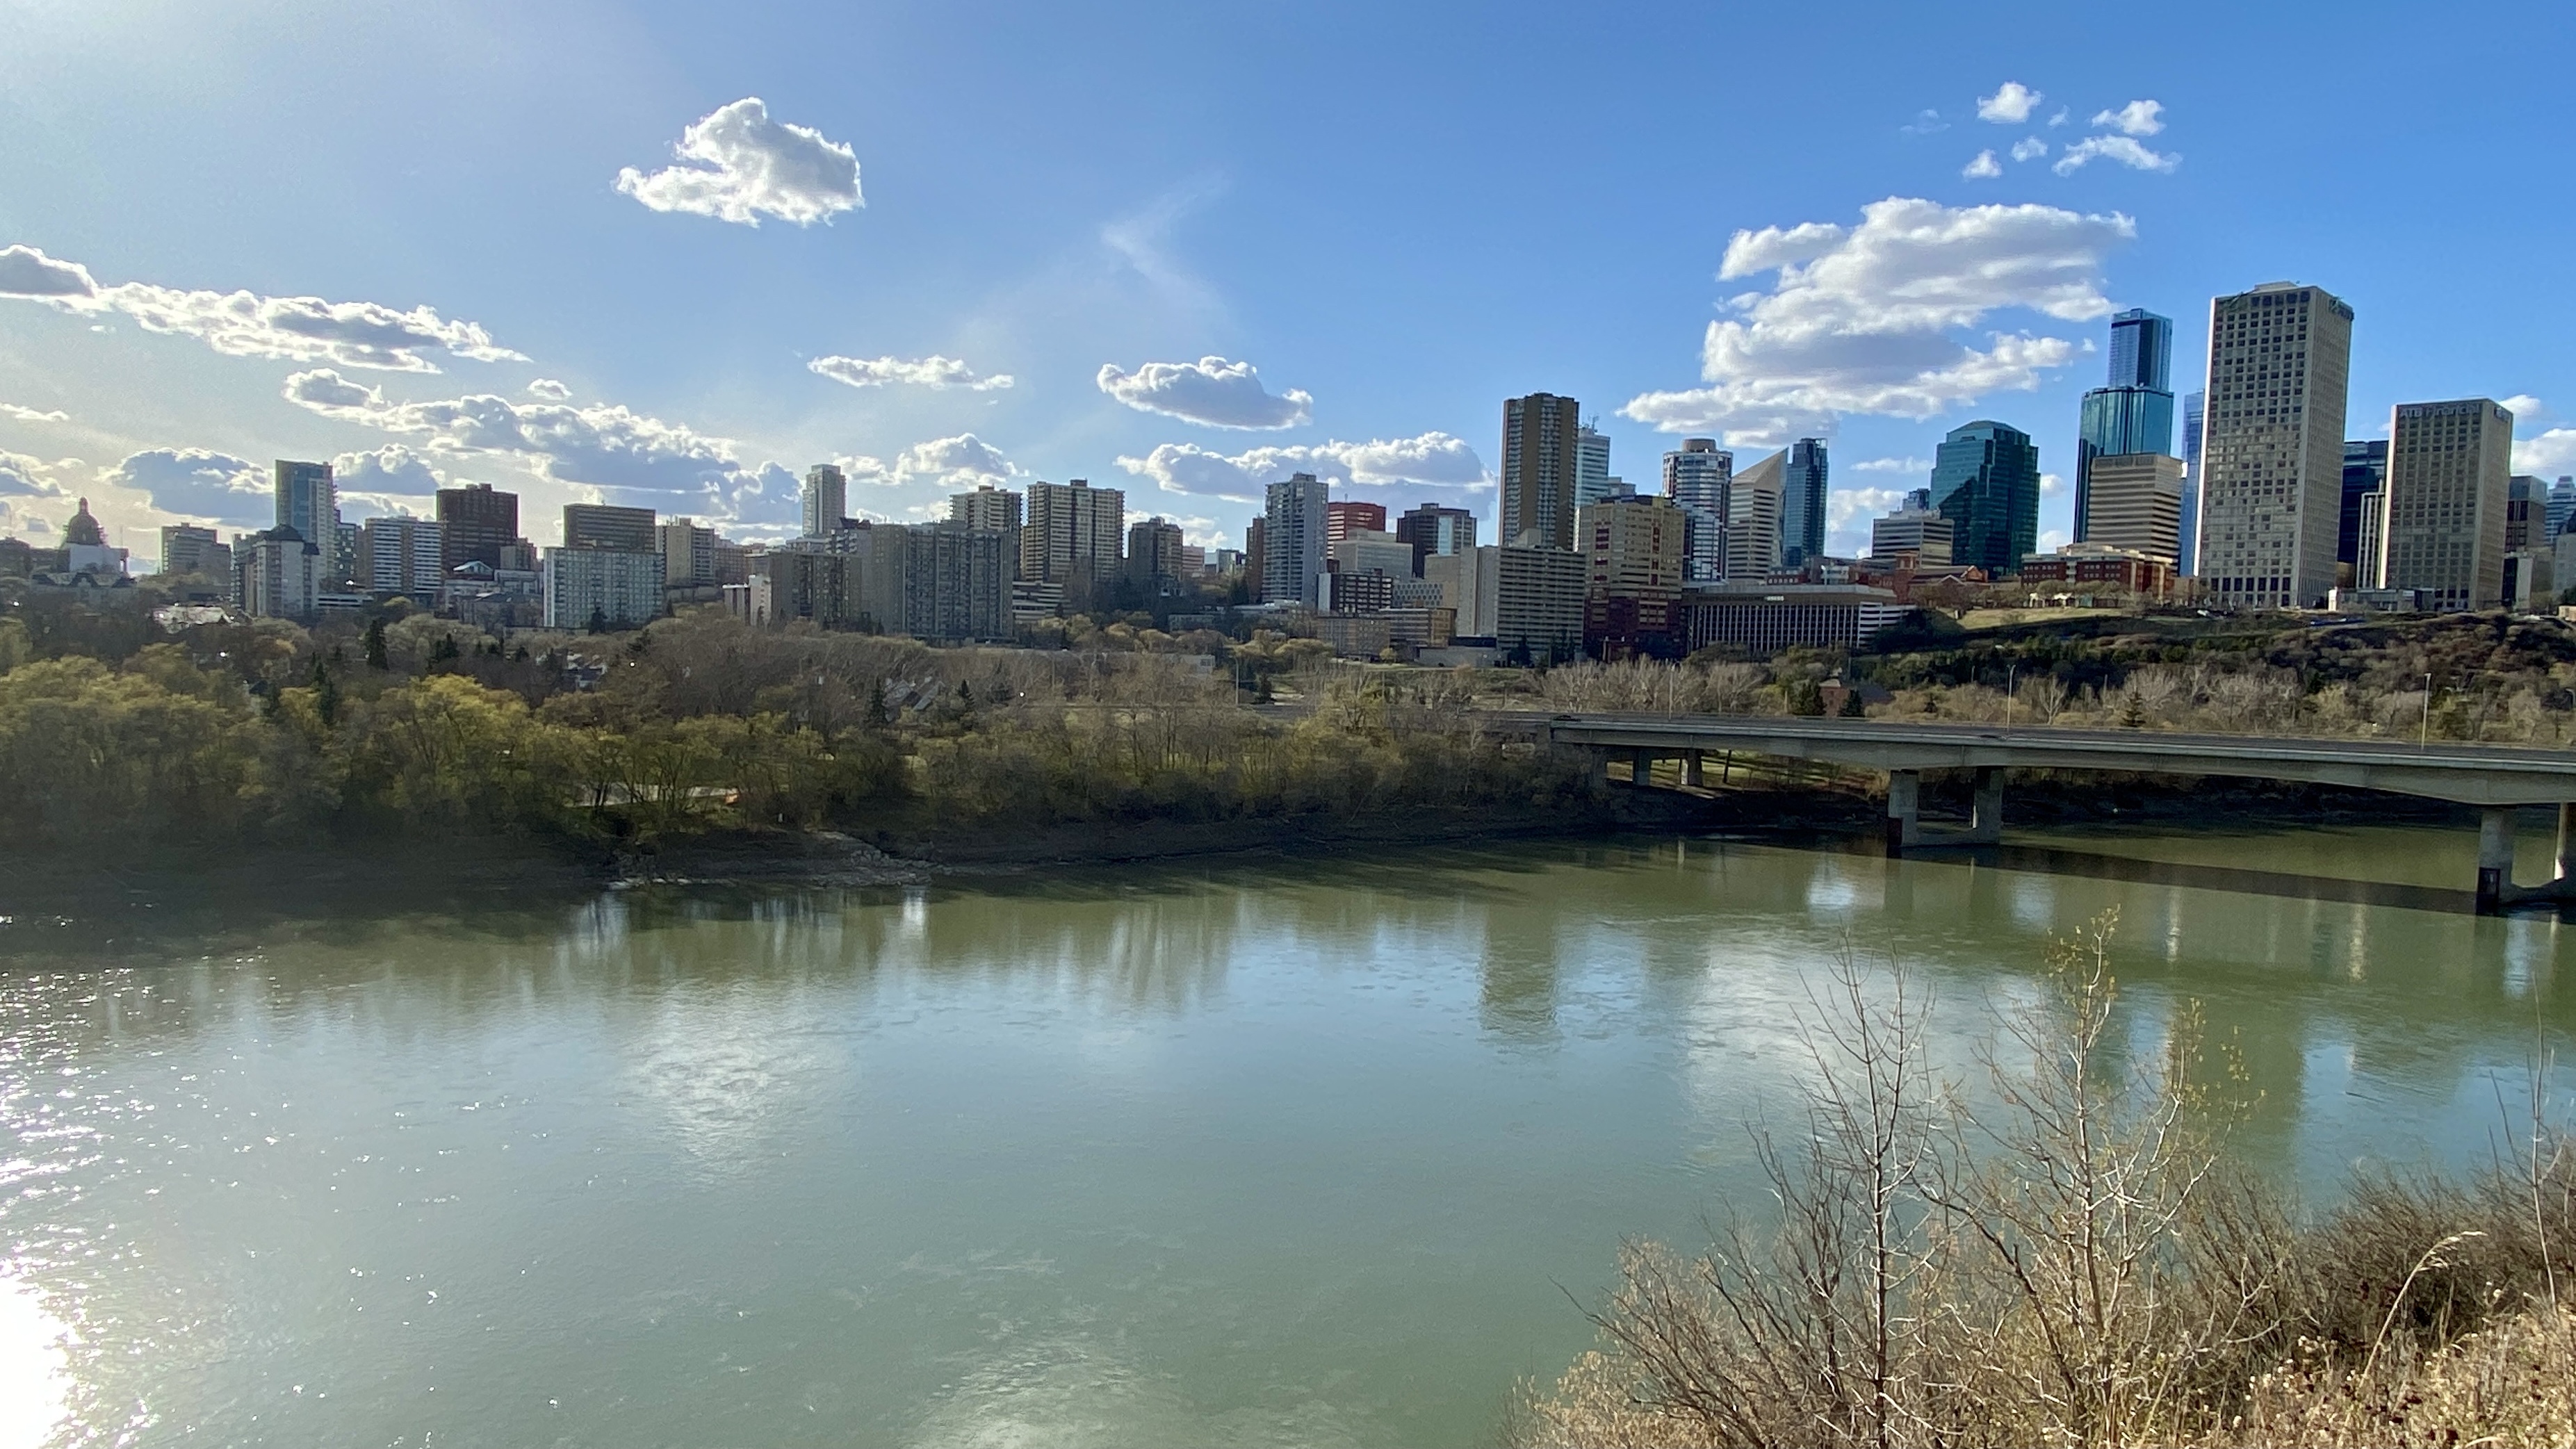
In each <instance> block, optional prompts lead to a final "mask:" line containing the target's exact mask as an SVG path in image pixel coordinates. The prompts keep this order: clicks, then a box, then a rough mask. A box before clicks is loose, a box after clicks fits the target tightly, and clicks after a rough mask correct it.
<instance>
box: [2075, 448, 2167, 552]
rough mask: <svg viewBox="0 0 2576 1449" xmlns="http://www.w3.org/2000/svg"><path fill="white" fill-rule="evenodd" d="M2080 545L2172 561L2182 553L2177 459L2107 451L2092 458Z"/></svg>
mask: <svg viewBox="0 0 2576 1449" xmlns="http://www.w3.org/2000/svg"><path fill="white" fill-rule="evenodd" d="M2085 514H2086V528H2085V533H2084V541H2085V542H2086V543H2088V544H2098V545H2100V546H2101V547H2103V548H2116V549H2126V550H2128V551H2129V552H2131V553H2142V554H2148V555H2151V556H2153V557H2155V558H2160V559H2164V560H2166V561H2168V562H2171V561H2172V559H2173V558H2174V556H2175V555H2176V554H2177V553H2178V552H2179V551H2180V550H2181V546H2182V545H2181V536H2182V459H2180V458H2176V457H2171V456H2169V455H2167V454H2164V453H2109V454H2105V455H2103V456H2102V457H2099V458H2095V459H2094V460H2093V487H2092V491H2091V494H2090V496H2088V497H2087V498H2086V499H2085Z"/></svg>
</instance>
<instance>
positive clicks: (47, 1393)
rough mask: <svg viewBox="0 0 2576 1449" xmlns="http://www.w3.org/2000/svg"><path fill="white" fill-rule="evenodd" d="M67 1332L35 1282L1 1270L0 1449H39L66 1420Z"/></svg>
mask: <svg viewBox="0 0 2576 1449" xmlns="http://www.w3.org/2000/svg"><path fill="white" fill-rule="evenodd" d="M66 1336H67V1335H66V1334H65V1332H64V1329H63V1325H62V1324H61V1323H60V1322H58V1321H57V1320H56V1319H55V1318H54V1316H53V1315H52V1314H50V1313H48V1312H46V1311H45V1304H44V1300H43V1299H42V1298H40V1297H39V1296H38V1295H37V1293H36V1290H35V1288H34V1287H33V1286H32V1285H30V1284H27V1283H24V1282H21V1281H19V1280H18V1279H17V1278H15V1277H13V1276H10V1275H8V1274H5V1273H0V1449H36V1446H37V1445H40V1444H42V1443H44V1442H45V1440H46V1438H47V1437H48V1436H50V1435H51V1434H52V1433H53V1431H54V1426H55V1425H57V1424H59V1423H61V1422H62V1419H63V1411H64V1407H65V1404H64V1398H65V1392H64V1391H65V1388H66V1386H67V1385H68V1383H69V1381H70V1373H69V1368H68V1365H67V1364H66V1361H65V1354H64V1352H63V1340H64V1338H65V1337H66Z"/></svg>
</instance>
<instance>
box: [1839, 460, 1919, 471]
mask: <svg viewBox="0 0 2576 1449" xmlns="http://www.w3.org/2000/svg"><path fill="white" fill-rule="evenodd" d="M1851 471H1853V472H1855V473H1929V472H1931V471H1932V464H1931V463H1930V461H1929V460H1927V459H1923V458H1868V459H1864V460H1862V461H1861V462H1858V463H1854V464H1852V465H1851Z"/></svg>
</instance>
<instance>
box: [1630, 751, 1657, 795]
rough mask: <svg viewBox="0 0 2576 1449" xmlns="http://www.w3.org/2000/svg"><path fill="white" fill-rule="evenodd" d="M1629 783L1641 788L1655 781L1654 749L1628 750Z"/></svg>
mask: <svg viewBox="0 0 2576 1449" xmlns="http://www.w3.org/2000/svg"><path fill="white" fill-rule="evenodd" d="M1628 783H1629V784H1631V785H1634V786H1636V787H1637V788H1638V789H1640V790H1643V789H1645V788H1646V787H1647V786H1649V785H1651V784H1653V783H1655V752H1654V751H1652V750H1630V751H1629V752H1628Z"/></svg>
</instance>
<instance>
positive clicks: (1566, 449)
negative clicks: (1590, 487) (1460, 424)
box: [1502, 392, 1583, 549]
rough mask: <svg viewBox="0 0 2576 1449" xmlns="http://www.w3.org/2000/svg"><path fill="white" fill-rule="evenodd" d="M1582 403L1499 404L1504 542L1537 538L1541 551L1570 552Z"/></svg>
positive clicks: (1525, 400)
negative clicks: (1523, 538) (1564, 550)
mask: <svg viewBox="0 0 2576 1449" xmlns="http://www.w3.org/2000/svg"><path fill="white" fill-rule="evenodd" d="M1581 413H1582V404H1580V403H1578V402H1576V401H1575V400H1574V399H1572V398H1570V397H1558V396H1557V395H1556V394H1554V393H1545V392H1534V393H1531V394H1530V395H1529V396H1527V397H1516V398H1511V399H1509V400H1507V401H1506V402H1504V404H1503V499H1502V519H1503V529H1502V532H1503V537H1502V541H1503V542H1504V543H1505V544H1507V545H1517V544H1518V543H1520V542H1521V539H1522V536H1523V535H1524V534H1532V533H1535V534H1536V535H1537V537H1536V538H1535V540H1534V542H1535V543H1536V544H1537V545H1538V546H1539V547H1541V548H1559V549H1571V548H1573V547H1574V483H1575V478H1576V475H1577V472H1578V449H1577V446H1576V444H1577V441H1578V437H1579V434H1580V433H1581V431H1582V426H1583V424H1582V418H1581V416H1580V415H1581Z"/></svg>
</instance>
